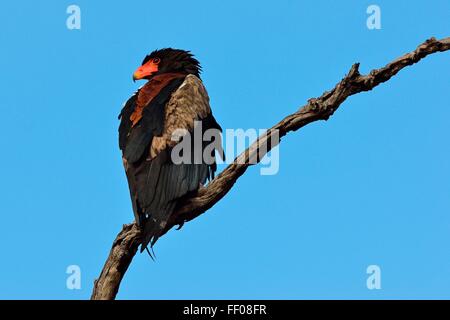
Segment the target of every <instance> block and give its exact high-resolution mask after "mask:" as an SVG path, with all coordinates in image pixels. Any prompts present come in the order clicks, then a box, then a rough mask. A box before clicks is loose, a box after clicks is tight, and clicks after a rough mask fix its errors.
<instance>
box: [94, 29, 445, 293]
mask: <svg viewBox="0 0 450 320" xmlns="http://www.w3.org/2000/svg"><path fill="white" fill-rule="evenodd" d="M449 49H450V37H448V38H444V39H441V40H436V39H435V38H431V39H429V40H427V41H425V42H424V43H422V44H421V45H419V46H418V47H417V49H415V50H414V51H412V52H410V53H407V54H405V55H403V56H401V57H399V58H398V59H396V60H394V61H392V62H391V63H389V64H387V65H386V66H384V67H382V68H380V69H375V70H372V71H371V72H370V73H369V74H367V75H361V74H360V73H359V63H355V64H354V65H353V66H352V67H351V68H350V71H349V72H348V74H347V75H346V76H345V77H344V78H343V79H342V80H341V81H340V82H339V83H338V84H337V85H336V86H335V87H334V88H333V89H332V90H331V91H326V92H324V93H323V94H322V95H321V96H320V97H318V98H312V99H309V100H308V102H307V104H306V105H304V106H303V107H301V108H300V109H299V110H298V111H297V112H295V113H293V114H291V115H289V116H287V117H286V118H284V119H283V120H281V121H280V122H278V123H277V124H276V125H275V126H273V127H272V128H271V129H269V130H268V131H267V134H266V135H262V136H260V137H259V138H258V139H257V141H255V142H254V143H253V144H252V145H251V146H250V147H249V148H248V149H247V150H245V151H244V152H243V153H242V154H240V155H239V156H238V157H237V158H236V159H235V160H234V162H233V163H231V164H230V165H229V166H228V167H227V168H226V169H225V170H224V171H222V172H221V173H220V174H219V175H218V176H217V177H216V178H215V179H214V180H213V181H211V182H210V183H209V184H208V185H207V186H206V187H203V188H201V189H200V190H199V191H198V192H197V194H196V195H194V196H192V197H190V198H188V199H185V200H184V201H182V203H181V204H180V205H179V206H178V208H177V209H176V210H175V213H174V214H173V215H172V217H171V219H170V220H169V221H168V223H167V226H166V228H165V230H164V233H166V232H167V231H169V230H170V229H171V228H172V227H174V226H176V225H182V224H183V223H184V222H186V221H190V220H192V219H194V218H196V217H198V216H199V215H201V214H202V213H203V212H205V211H206V210H208V209H209V208H211V207H212V206H213V205H215V204H216V203H217V202H218V201H219V200H220V199H222V198H223V197H224V196H225V195H226V194H227V192H228V191H229V190H230V189H231V188H232V187H233V185H234V183H235V182H236V181H237V179H238V178H239V177H240V176H241V175H243V174H244V172H245V171H246V170H247V168H248V167H249V166H250V165H253V164H254V163H255V161H249V159H254V157H258V159H261V158H262V157H263V156H264V154H266V153H267V152H269V151H270V149H271V145H270V144H265V142H267V141H268V139H271V138H273V137H278V140H277V141H276V144H277V143H278V142H279V141H280V139H281V138H282V137H283V136H285V135H286V134H287V133H288V132H291V131H296V130H298V129H300V128H302V127H303V126H305V125H307V124H309V123H311V122H314V121H317V120H328V118H329V117H330V116H332V115H333V113H334V112H335V111H336V110H337V109H338V108H339V106H340V105H341V104H342V103H343V102H344V101H345V99H347V98H348V97H349V96H352V95H354V94H357V93H360V92H363V91H369V90H372V89H373V88H374V87H376V86H377V85H379V84H380V83H383V82H385V81H388V80H389V79H390V78H392V77H393V76H394V75H396V74H397V73H398V72H399V71H400V70H401V69H403V68H405V67H407V66H410V65H413V64H415V63H417V62H418V61H420V60H421V59H423V58H424V57H426V56H428V55H430V54H433V53H436V52H442V51H447V50H449ZM275 132H278V136H275V135H274V133H275ZM264 144H265V145H266V146H267V147H266V148H265V149H267V150H264V149H261V148H260V146H262V145H264ZM272 146H273V145H272ZM139 243H140V235H139V230H138V227H137V226H136V225H135V224H134V223H133V224H128V225H124V226H123V229H122V231H121V232H120V233H119V234H118V236H117V238H116V239H115V240H114V242H113V245H112V249H111V252H110V254H109V256H108V259H107V260H106V263H105V265H104V267H103V270H102V272H101V274H100V277H99V278H98V279H97V280H96V281H95V283H94V289H93V293H92V296H91V299H93V300H100V299H114V298H115V296H116V294H117V292H118V289H119V285H120V282H121V280H122V278H123V276H124V274H125V272H126V271H127V269H128V266H129V265H130V263H131V261H132V259H133V256H134V255H135V254H136V251H137V248H138V246H139Z"/></svg>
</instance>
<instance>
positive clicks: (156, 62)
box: [153, 58, 161, 64]
mask: <svg viewBox="0 0 450 320" xmlns="http://www.w3.org/2000/svg"><path fill="white" fill-rule="evenodd" d="M160 62H161V59H160V58H153V63H154V64H158V63H160Z"/></svg>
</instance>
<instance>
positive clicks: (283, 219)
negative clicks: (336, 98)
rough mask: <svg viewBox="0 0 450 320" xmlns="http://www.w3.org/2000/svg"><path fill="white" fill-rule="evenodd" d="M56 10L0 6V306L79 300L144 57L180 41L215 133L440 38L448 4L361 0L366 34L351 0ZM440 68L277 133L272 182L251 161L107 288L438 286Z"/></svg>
mask: <svg viewBox="0 0 450 320" xmlns="http://www.w3.org/2000/svg"><path fill="white" fill-rule="evenodd" d="M70 4H72V3H71V2H68V1H58V2H56V1H7V2H6V1H5V2H2V4H1V11H0V36H1V38H0V43H1V46H2V50H1V51H0V70H1V73H0V87H1V88H2V89H1V90H0V101H1V103H0V111H1V125H0V146H1V150H2V156H1V157H0V174H1V182H0V198H1V201H0V213H1V226H2V232H1V241H0V252H1V257H0V265H1V267H0V271H1V272H0V298H25V299H35V298H40V299H49V298H54V299H85V298H89V296H90V293H91V289H92V285H93V281H94V279H95V278H96V277H97V276H98V275H99V272H100V270H101V268H102V265H103V262H104V261H105V259H106V257H107V254H108V252H109V250H110V247H111V243H112V240H113V239H114V237H115V236H116V234H117V232H118V231H119V230H120V229H121V226H122V224H123V223H128V222H131V221H132V220H133V214H132V210H131V205H130V201H129V195H128V187H127V183H126V180H125V175H124V172H123V168H122V162H121V159H120V152H119V150H118V146H117V126H118V120H117V115H118V113H119V111H120V108H121V106H122V103H123V102H124V101H125V100H126V99H127V98H128V97H129V96H130V95H131V93H132V92H134V91H135V90H136V88H137V87H138V86H140V85H141V84H142V83H133V82H132V81H131V74H132V72H133V71H134V70H135V69H136V67H137V66H138V65H139V64H140V62H141V61H142V59H143V57H144V56H145V54H147V53H148V52H149V51H152V50H153V49H155V48H161V47H166V46H173V47H178V48H184V49H190V50H192V52H193V53H195V54H196V56H197V57H198V59H199V60H200V61H201V62H202V65H203V67H204V73H203V80H204V83H205V85H206V87H207V88H208V91H209V94H210V97H211V103H212V106H213V109H214V114H215V116H216V118H217V119H218V121H219V122H220V123H221V124H222V126H223V127H224V128H244V129H247V128H267V127H270V126H271V125H273V124H274V123H276V122H277V121H278V120H280V119H281V118H282V117H284V116H286V115H288V114H289V113H292V112H294V111H295V110H297V108H298V107H299V106H301V105H303V104H304V103H305V102H306V100H307V99H308V98H311V97H316V96H319V95H321V94H322V92H323V91H324V90H329V89H331V88H332V87H333V86H334V85H335V83H337V82H338V81H339V80H340V79H341V78H342V77H343V76H344V74H345V73H346V72H347V71H348V70H349V68H350V66H351V64H352V63H354V62H361V72H363V73H367V72H369V71H370V70H371V69H373V68H378V67H381V66H383V65H385V64H386V63H388V62H389V61H391V60H393V59H395V58H396V57H398V56H400V55H401V54H403V53H405V52H408V51H411V50H413V49H415V48H416V46H417V45H418V44H419V43H421V42H423V41H424V40H425V39H427V38H429V37H431V36H435V37H437V38H442V37H446V36H449V35H450V34H449V31H450V28H449V26H450V23H449V21H450V19H449V18H450V2H449V1H447V0H442V1H426V2H425V1H423V2H418V1H417V2H411V1H377V2H376V4H377V5H379V6H380V7H381V18H382V29H381V30H369V29H367V27H366V19H367V16H368V15H367V14H366V9H367V7H368V5H370V4H372V2H368V1H345V2H344V1H339V2H338V1H318V0H316V1H261V0H259V1H246V2H244V1H235V0H229V1H189V2H186V1H168V2H163V1H126V2H125V3H119V2H117V3H112V2H111V1H76V2H75V4H77V5H79V6H80V8H81V19H82V25H81V30H68V29H67V28H66V19H67V17H68V15H67V14H66V8H67V6H68V5H70ZM449 70H450V59H449V53H448V52H447V53H441V54H435V55H432V56H430V57H428V58H426V59H425V60H423V61H422V62H420V63H419V64H417V65H415V66H413V67H410V68H407V69H405V70H403V71H401V73H400V74H399V75H398V76H396V77H395V78H393V79H392V80H391V81H389V82H388V83H385V84H382V85H380V86H379V87H377V88H375V90H373V91H371V92H367V93H362V94H358V95H357V96H353V97H351V98H349V99H348V100H347V101H346V102H345V103H344V104H343V105H342V107H341V109H339V110H338V111H337V112H336V114H335V115H334V116H333V117H332V118H331V119H330V120H329V121H328V122H320V123H314V124H312V125H309V126H307V127H306V128H304V129H302V130H300V131H298V132H296V133H293V134H289V135H288V136H287V137H286V138H284V139H283V142H282V144H281V146H280V171H279V173H278V174H277V175H274V176H261V175H260V174H259V169H260V167H259V166H256V167H252V168H250V169H249V170H248V172H247V173H246V174H245V175H244V176H243V177H242V178H241V179H240V180H239V181H238V183H237V184H236V185H235V187H234V188H233V189H232V190H231V192H230V193H229V194H228V195H227V196H226V197H225V198H224V199H223V200H222V201H220V202H219V203H218V204H217V205H216V206H214V208H212V209H211V210H209V211H208V212H207V213H206V214H204V215H202V216H201V217H199V218H198V219H196V220H195V221H193V222H190V223H188V224H186V225H185V226H184V227H183V229H182V230H181V231H171V232H170V233H169V234H167V235H166V236H164V237H163V238H162V239H160V241H159V242H158V243H157V245H156V247H155V250H156V255H157V262H156V263H153V262H152V261H151V260H150V259H149V257H148V256H147V255H146V254H140V255H139V254H138V255H137V256H136V257H135V259H134V261H133V263H132V265H131V267H130V269H129V271H128V272H127V274H126V276H125V278H124V280H123V283H122V286H121V288H120V292H119V295H118V298H120V299H130V298H133V299H141V298H146V299H170V298H193V299H196V298H236V299H238V298H257V299H258V298H270V299H282V298H286V299H297V298H369V299H371V298H450V252H449V243H450V182H449V181H450V149H449V143H448V137H449V133H450V131H449V130H450V129H449V127H450V126H449V124H450V120H449V119H450V108H449V107H450V105H449V100H448V99H449V96H448V95H449V85H450V77H449V72H448V71H449ZM221 168H223V166H222V167H221ZM71 264H76V265H79V266H80V268H81V271H82V288H81V290H68V289H67V288H66V278H67V276H68V275H67V274H66V273H65V271H66V268H67V266H68V265H71ZM371 264H376V265H379V266H380V268H381V271H382V274H381V276H382V279H381V281H382V289H381V290H368V289H367V287H366V279H367V274H366V268H367V266H368V265H371Z"/></svg>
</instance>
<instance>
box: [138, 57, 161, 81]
mask: <svg viewBox="0 0 450 320" xmlns="http://www.w3.org/2000/svg"><path fill="white" fill-rule="evenodd" d="M160 62H161V59H159V58H153V59H150V60H149V61H147V62H146V63H145V64H143V65H142V66H140V67H139V68H137V70H136V71H135V72H134V74H133V80H141V79H147V78H148V77H150V76H152V75H153V74H155V73H156V72H158V64H159V63H160Z"/></svg>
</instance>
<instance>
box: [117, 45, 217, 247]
mask: <svg viewBox="0 0 450 320" xmlns="http://www.w3.org/2000/svg"><path fill="white" fill-rule="evenodd" d="M171 50H174V49H163V50H161V51H155V52H152V53H151V54H150V55H149V56H147V57H146V59H144V62H143V65H145V64H146V63H148V62H149V61H150V62H151V61H152V59H154V58H155V57H158V59H161V62H160V65H161V66H163V69H159V70H158V72H155V73H154V74H153V75H151V76H150V77H148V78H146V79H148V80H150V83H149V84H150V85H149V86H148V87H146V88H141V89H140V90H138V91H137V92H136V93H135V94H134V95H133V96H132V97H131V98H130V99H129V100H128V101H127V102H126V103H125V105H124V107H123V109H122V111H121V113H120V116H119V118H120V120H121V122H120V126H119V146H120V149H121V150H122V155H123V160H124V166H125V170H126V175H127V179H128V185H129V189H130V196H131V200H132V206H133V211H134V214H135V219H136V222H137V223H138V225H139V226H140V228H141V231H142V235H143V240H142V245H141V252H142V251H143V250H144V249H145V248H146V247H147V245H148V244H150V245H151V246H153V245H154V244H155V242H156V241H157V239H158V238H159V236H160V235H161V232H162V231H163V230H164V228H165V226H166V223H167V221H168V219H169V218H170V215H171V214H172V212H173V210H174V209H175V207H176V205H177V203H178V201H179V200H180V199H181V198H183V197H184V196H186V195H187V194H189V193H191V192H195V191H196V190H197V189H198V188H199V187H200V186H201V185H204V184H205V183H206V182H207V180H208V179H212V178H213V177H214V172H215V171H216V169H217V166H216V163H215V161H212V163H209V162H206V161H203V160H202V159H201V161H200V162H199V163H193V161H191V162H189V163H181V164H175V163H173V161H172V159H171V151H172V148H173V147H174V144H173V142H172V141H169V139H168V138H167V135H168V133H170V132H171V130H173V129H174V128H175V125H178V126H184V128H181V129H186V130H187V131H188V132H190V133H191V134H192V132H193V130H194V126H193V123H194V120H197V121H201V124H202V130H203V132H205V131H206V130H208V129H211V128H213V129H217V130H220V131H221V128H220V126H219V124H218V123H217V121H216V120H215V119H214V117H213V115H212V113H211V110H210V108H209V98H208V97H207V94H206V90H205V89H204V87H203V85H202V83H201V80H200V79H199V78H198V76H199V73H200V66H199V63H198V61H197V60H196V59H194V58H193V56H192V55H191V54H190V53H189V52H186V51H182V50H174V51H171ZM171 66H172V67H171ZM164 74H171V75H172V77H173V75H174V74H175V75H177V77H176V78H174V79H171V80H170V81H168V82H167V84H165V85H164V87H163V88H162V89H161V90H160V91H159V92H157V91H152V90H154V88H152V85H151V81H153V79H156V78H154V77H156V76H158V75H160V76H162V77H163V76H164ZM181 88H183V89H181ZM144 89H145V90H148V92H149V94H150V95H151V94H152V93H155V92H157V94H156V95H155V96H154V97H153V98H152V99H151V100H150V101H149V103H148V104H146V105H145V106H144V108H143V109H142V112H141V114H140V117H138V118H137V119H138V120H137V121H136V122H133V121H132V119H133V114H135V113H136V111H137V109H138V108H139V107H138V101H139V94H140V91H141V90H144ZM157 138H158V139H159V140H158V141H156V140H155V139H157ZM165 139H166V140H165ZM182 139H183V138H182ZM161 141H162V142H161ZM178 143H182V140H181V141H179V142H178ZM191 143H192V145H191V150H192V151H194V145H193V143H194V139H192V141H191ZM208 143H209V142H208ZM206 145H207V143H206V142H203V144H202V146H201V148H202V151H203V150H204V148H205V147H206ZM212 151H213V152H214V149H213V150H212ZM219 151H220V152H221V153H222V154H223V151H222V149H221V148H220V150H219ZM153 153H155V154H153ZM191 154H192V157H194V154H195V152H191ZM213 159H214V158H213ZM191 160H194V159H193V158H192V159H191Z"/></svg>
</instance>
